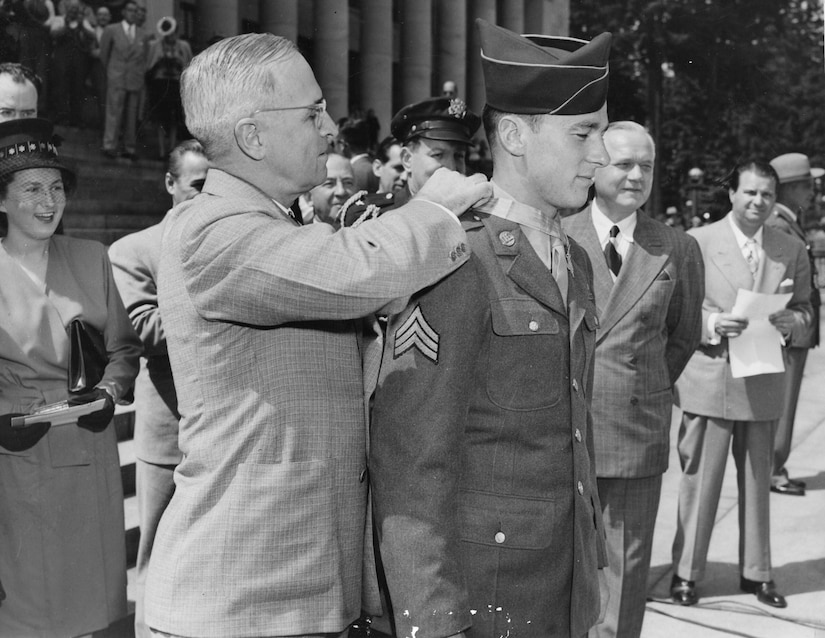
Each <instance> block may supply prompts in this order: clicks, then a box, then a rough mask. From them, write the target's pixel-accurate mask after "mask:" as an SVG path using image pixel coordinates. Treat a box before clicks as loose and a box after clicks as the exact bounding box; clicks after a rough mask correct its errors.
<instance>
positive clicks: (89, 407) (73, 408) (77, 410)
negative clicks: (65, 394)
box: [11, 399, 106, 428]
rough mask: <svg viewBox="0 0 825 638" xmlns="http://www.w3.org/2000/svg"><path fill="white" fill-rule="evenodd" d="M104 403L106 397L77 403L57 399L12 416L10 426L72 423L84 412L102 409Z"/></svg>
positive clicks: (21, 426) (89, 412)
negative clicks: (22, 413)
mask: <svg viewBox="0 0 825 638" xmlns="http://www.w3.org/2000/svg"><path fill="white" fill-rule="evenodd" d="M104 405H106V399H97V400H95V401H90V402H89V403H81V404H79V405H69V402H68V401H58V402H57V403H50V404H48V405H44V406H43V407H41V408H38V409H37V410H35V411H34V412H32V413H31V414H25V415H23V416H13V417H12V418H11V427H13V428H24V427H26V426H29V425H34V424H35V423H51V424H52V426H55V425H65V424H66V423H74V422H75V421H77V420H78V419H79V418H80V417H82V416H83V415H85V414H91V413H92V412H97V411H98V410H102V409H103V406H104Z"/></svg>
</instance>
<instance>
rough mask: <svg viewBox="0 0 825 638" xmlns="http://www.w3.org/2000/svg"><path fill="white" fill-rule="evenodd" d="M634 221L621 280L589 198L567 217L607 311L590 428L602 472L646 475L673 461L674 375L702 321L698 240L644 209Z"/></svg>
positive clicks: (566, 226)
mask: <svg viewBox="0 0 825 638" xmlns="http://www.w3.org/2000/svg"><path fill="white" fill-rule="evenodd" d="M637 220H638V221H637V223H636V229H635V231H634V233H633V240H634V243H633V244H631V247H630V251H629V253H628V255H627V258H626V259H625V262H624V264H623V265H622V269H621V270H620V271H619V276H618V278H617V279H616V281H615V283H614V281H613V277H612V275H611V273H610V271H609V270H608V268H607V263H606V261H605V258H604V253H603V252H602V248H601V244H600V242H599V238H598V236H597V235H596V229H595V227H594V226H593V220H592V215H591V209H590V207H588V208H587V209H586V210H584V211H582V212H581V213H578V214H577V215H573V216H571V217H566V218H564V219H563V220H562V225H563V227H564V229H565V231H566V232H567V233H568V234H569V235H570V236H571V237H573V238H574V239H576V241H578V242H579V243H580V244H581V245H582V247H583V248H584V249H585V250H586V251H587V253H588V255H589V256H590V261H591V262H592V264H593V285H594V292H595V295H596V307H597V308H598V311H599V319H600V321H599V330H598V332H597V334H596V375H595V383H594V386H593V428H594V433H595V434H594V440H595V444H596V473H597V475H598V476H600V477H610V478H641V477H646V476H655V475H656V474H661V473H663V472H664V471H665V470H666V469H667V462H668V453H669V445H670V419H671V410H672V407H673V384H674V383H675V381H676V379H677V378H678V377H679V375H680V374H681V372H682V370H683V368H684V367H685V365H686V364H687V362H688V359H690V356H691V355H692V354H693V351H694V350H695V349H696V346H697V345H699V337H700V334H701V329H702V326H701V322H702V298H703V296H704V276H705V275H704V266H703V264H702V253H701V252H700V250H699V246H698V245H697V243H696V241H695V240H694V239H693V238H691V237H689V236H688V235H686V234H685V233H684V232H682V231H681V230H675V229H673V228H670V227H668V226H666V225H665V224H662V223H661V222H658V221H655V220H653V219H651V218H650V217H648V216H647V215H646V214H645V213H643V212H642V211H639V212H638V213H637Z"/></svg>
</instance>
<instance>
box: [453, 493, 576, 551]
mask: <svg viewBox="0 0 825 638" xmlns="http://www.w3.org/2000/svg"><path fill="white" fill-rule="evenodd" d="M556 509H557V504H556V502H555V501H552V500H549V499H538V498H535V499H534V498H523V497H518V496H503V495H499V494H491V493H489V492H476V491H464V492H462V493H461V510H462V517H463V521H464V525H463V528H462V540H464V541H467V542H469V543H479V544H481V545H492V546H496V547H501V548H502V549H505V548H508V549H543V548H545V547H548V546H549V545H550V544H551V543H552V542H554V540H555V541H558V536H557V534H558V532H559V529H557V528H558V527H559V526H560V523H561V521H559V520H558V519H559V518H560V517H559V516H558V513H557V512H556Z"/></svg>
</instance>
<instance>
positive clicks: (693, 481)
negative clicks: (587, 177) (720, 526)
mask: <svg viewBox="0 0 825 638" xmlns="http://www.w3.org/2000/svg"><path fill="white" fill-rule="evenodd" d="M778 182H779V179H778V177H777V175H776V171H774V169H773V168H772V167H771V166H770V165H769V164H767V163H764V162H746V163H743V164H740V165H739V166H737V167H736V169H735V170H734V171H733V173H732V182H731V185H730V189H729V193H730V201H731V212H730V213H728V215H727V217H725V218H724V219H722V220H720V221H718V222H716V223H715V224H711V225H710V226H704V227H700V228H697V229H694V230H691V231H690V232H691V234H692V235H693V236H694V237H695V238H696V241H697V242H699V247H700V248H701V249H702V256H703V257H704V261H705V299H704V302H703V303H702V322H703V330H702V342H701V344H700V345H699V347H698V348H697V350H696V352H695V353H694V354H693V356H692V357H691V359H690V361H689V362H688V365H687V367H686V368H685V370H684V372H683V373H682V376H681V377H680V378H679V380H678V381H677V382H676V388H677V392H678V398H677V401H678V404H679V406H680V407H681V408H682V411H683V417H682V427H681V429H680V431H679V443H678V449H679V459H680V462H681V465H682V481H681V484H680V488H679V519H678V527H677V530H676V538H675V540H674V542H673V570H674V575H673V580H672V583H671V595H672V597H673V599H674V601H675V602H677V603H679V604H682V605H692V604H694V603H696V601H697V594H696V581H697V580H699V579H701V578H702V576H703V575H704V571H705V565H706V562H707V552H708V545H709V543H710V536H711V532H712V530H713V522H714V518H715V514H716V508H717V505H718V503H719V493H720V491H721V487H722V479H723V478H724V472H725V463H726V461H727V455H728V448H729V447H730V445H731V439H732V440H733V458H734V460H735V461H736V470H737V482H738V487H739V525H740V530H739V533H740V543H739V547H740V555H739V569H740V576H741V577H740V588H741V589H742V590H743V591H746V592H750V593H754V594H756V596H757V598H758V600H759V601H760V602H762V603H764V604H767V605H771V606H773V607H784V606H785V605H786V602H785V598H784V597H783V596H782V595H781V594H779V592H778V591H777V588H776V585H775V584H774V582H773V580H772V578H771V553H770V511H769V503H770V500H769V496H770V486H771V459H772V456H773V431H774V427H775V425H776V420H777V419H778V418H779V415H780V414H781V411H782V398H783V395H784V380H785V375H784V372H778V373H764V374H756V375H753V376H744V377H734V376H733V374H732V372H731V364H730V360H729V351H728V345H729V343H730V341H731V340H732V339H737V338H739V337H740V335H741V334H742V332H743V331H745V330H747V329H748V326H749V321H748V319H747V318H746V317H743V316H741V315H737V314H733V313H732V310H733V306H734V303H735V301H736V298H737V295H738V291H739V290H740V289H742V290H750V291H754V292H758V293H765V294H774V293H787V292H790V293H792V296H791V300H790V301H789V302H788V304H787V306H786V307H785V308H784V309H782V310H780V311H778V312H775V313H773V314H772V315H770V317H769V321H770V324H771V325H772V326H773V327H774V328H775V329H776V333H775V334H773V335H772V336H768V337H765V338H766V339H768V338H770V339H776V340H777V341H778V340H779V339H780V335H781V338H783V339H784V340H785V342H786V343H793V342H794V340H796V339H799V338H801V337H802V336H803V335H804V333H805V331H806V330H807V328H808V325H809V322H810V318H811V303H810V292H811V291H810V281H811V279H810V277H811V275H810V268H809V266H808V257H807V255H806V254H805V246H804V245H803V244H802V243H801V242H799V241H797V240H796V239H793V238H791V237H788V236H787V235H785V234H784V233H782V232H779V231H777V230H775V229H773V228H771V227H769V226H766V225H765V220H766V219H767V218H768V215H770V214H771V210H772V209H773V204H774V201H775V198H776V186H777V183H778Z"/></svg>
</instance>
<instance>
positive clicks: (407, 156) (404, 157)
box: [401, 146, 412, 173]
mask: <svg viewBox="0 0 825 638" xmlns="http://www.w3.org/2000/svg"><path fill="white" fill-rule="evenodd" d="M401 165H402V166H403V167H404V170H406V171H407V172H408V173H409V171H410V167H411V166H412V151H411V150H410V149H408V148H407V147H406V146H402V147H401Z"/></svg>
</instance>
